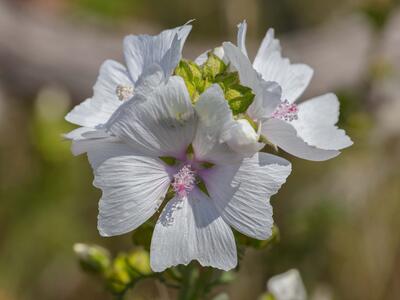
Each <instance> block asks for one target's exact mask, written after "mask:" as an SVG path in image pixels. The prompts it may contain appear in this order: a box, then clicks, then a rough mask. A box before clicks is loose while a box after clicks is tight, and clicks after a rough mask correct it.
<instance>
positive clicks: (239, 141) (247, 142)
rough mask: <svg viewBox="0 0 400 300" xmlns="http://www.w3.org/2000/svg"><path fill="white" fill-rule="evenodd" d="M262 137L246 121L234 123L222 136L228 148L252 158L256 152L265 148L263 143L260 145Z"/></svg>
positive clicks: (241, 120)
mask: <svg viewBox="0 0 400 300" xmlns="http://www.w3.org/2000/svg"><path fill="white" fill-rule="evenodd" d="M259 139H260V135H259V134H258V133H257V132H256V131H255V130H254V128H253V127H252V126H251V125H250V123H249V121H247V120H246V119H239V120H235V121H234V122H232V125H231V126H230V128H229V129H228V130H226V131H225V132H224V134H223V136H222V140H224V141H225V142H226V143H227V144H228V146H229V147H230V148H231V149H232V150H234V151H235V152H237V153H241V154H243V157H251V156H253V155H254V154H255V153H256V152H258V151H260V150H261V149H262V148H264V144H263V143H259V142H258V140H259Z"/></svg>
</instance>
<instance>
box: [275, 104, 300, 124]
mask: <svg viewBox="0 0 400 300" xmlns="http://www.w3.org/2000/svg"><path fill="white" fill-rule="evenodd" d="M298 111H299V109H298V107H297V105H296V104H294V103H289V101H287V100H285V101H283V102H282V103H281V104H279V105H278V107H277V108H276V109H275V111H274V112H273V114H272V117H273V118H275V119H281V120H284V121H289V122H290V121H293V120H297V118H298V116H297V113H298Z"/></svg>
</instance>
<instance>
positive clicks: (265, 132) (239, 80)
mask: <svg viewBox="0 0 400 300" xmlns="http://www.w3.org/2000/svg"><path fill="white" fill-rule="evenodd" d="M191 27H192V26H191V25H190V24H185V25H183V26H181V27H178V28H174V29H170V30H165V31H163V32H161V33H160V34H159V35H156V36H150V35H132V36H128V37H126V38H125V40H124V43H123V47H124V56H125V64H126V65H122V64H120V63H118V62H116V61H112V60H107V61H106V62H104V63H103V65H102V66H101V68H100V74H99V76H98V79H97V82H96V84H95V85H94V93H93V96H92V97H91V98H90V99H87V100H86V101H84V102H82V103H81V104H80V105H78V106H76V107H75V108H74V109H73V110H72V111H71V112H70V113H68V115H67V116H66V120H67V121H69V122H71V123H74V124H77V125H79V126H81V127H79V128H78V129H75V130H74V131H72V132H70V133H68V134H66V137H67V138H68V139H70V140H72V151H73V153H74V154H75V155H78V154H82V153H87V155H88V159H89V162H90V164H91V166H92V168H93V170H94V175H95V180H94V185H95V186H96V187H98V188H100V189H101V190H102V197H101V199H100V202H99V216H98V230H99V232H100V234H101V235H102V236H114V235H120V234H124V233H127V232H130V231H132V230H135V229H136V228H138V227H139V226H140V225H142V224H143V223H145V222H146V221H148V220H149V219H150V218H151V217H153V216H154V215H158V213H159V212H160V213H159V216H158V221H157V223H156V225H155V228H154V232H153V236H152V241H151V253H150V256H151V257H150V260H151V268H152V269H153V270H154V271H163V270H165V269H166V268H168V267H171V266H175V265H178V264H188V263H189V262H190V261H192V260H197V261H198V262H199V263H200V264H201V265H203V266H212V267H215V268H219V269H223V270H229V269H232V268H234V267H235V266H236V265H237V252H236V251H237V250H236V245H235V239H234V234H233V231H232V228H233V229H235V230H237V231H239V232H241V233H242V234H244V235H247V236H249V237H252V238H255V239H260V240H265V239H268V238H269V237H270V236H271V234H272V226H273V219H272V207H271V205H270V197H271V196H272V195H274V194H275V193H277V191H278V190H279V188H280V187H281V186H282V184H283V183H284V182H285V181H286V178H287V177H288V175H289V174H290V172H291V164H290V163H289V162H288V161H287V160H285V159H283V158H280V157H278V156H275V155H272V154H269V153H266V151H267V150H268V149H269V148H268V147H266V145H272V146H274V147H275V148H281V149H283V150H284V151H286V152H288V153H290V154H292V155H295V156H297V157H300V158H304V159H308V160H315V161H321V160H326V159H330V158H332V157H334V156H336V155H338V154H339V153H340V152H339V150H340V149H343V148H345V147H348V146H350V145H351V144H352V142H351V140H350V139H349V138H348V137H347V136H346V134H345V132H344V131H343V130H341V129H338V128H337V127H336V125H335V124H336V123H337V121H338V114H339V102H338V100H337V98H336V96H335V95H334V94H325V95H322V96H319V97H316V98H313V99H311V100H309V101H305V102H304V103H300V104H297V103H295V101H296V100H297V99H298V98H299V97H300V95H301V94H302V93H303V91H304V90H305V88H306V87H307V85H308V84H309V82H310V80H311V77H312V74H313V71H312V69H311V68H310V67H308V66H306V65H303V64H291V63H290V62H289V60H288V59H287V58H283V57H282V55H281V47H280V44H279V41H278V40H277V39H275V38H274V32H273V30H272V29H270V30H269V31H268V32H267V34H266V36H265V38H264V40H263V41H262V44H261V46H260V49H259V50H258V53H257V55H256V58H255V59H254V62H253V63H251V62H250V60H249V58H248V55H247V51H246V47H245V35H246V22H243V23H241V24H239V25H238V29H239V30H238V38H237V44H236V45H235V44H233V43H230V42H225V43H223V44H222V46H220V47H217V48H215V49H212V50H209V51H206V52H205V53H203V54H202V55H200V56H199V57H198V58H197V59H196V60H195V61H190V60H185V59H182V55H181V53H182V48H183V45H184V43H185V40H186V38H187V36H188V35H189V33H190V31H191Z"/></svg>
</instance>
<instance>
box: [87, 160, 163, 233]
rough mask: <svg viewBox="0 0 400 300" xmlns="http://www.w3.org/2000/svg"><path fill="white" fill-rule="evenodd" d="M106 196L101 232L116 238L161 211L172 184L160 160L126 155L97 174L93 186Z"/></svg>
mask: <svg viewBox="0 0 400 300" xmlns="http://www.w3.org/2000/svg"><path fill="white" fill-rule="evenodd" d="M93 184H94V185H95V186H96V187H98V188H100V189H101V190H102V192H103V195H102V197H101V200H100V202H99V217H98V229H99V232H100V234H101V235H102V236H113V235H120V234H124V233H127V232H129V231H132V230H134V229H136V228H137V227H138V226H140V225H141V224H142V223H144V222H145V221H146V220H148V219H149V218H150V217H151V216H152V215H153V214H154V213H155V212H156V211H157V209H158V207H159V206H160V204H161V202H162V200H163V199H164V197H165V194H166V193H167V190H168V186H169V184H170V179H169V176H168V174H167V172H166V170H165V166H164V165H163V163H162V162H161V161H160V160H158V159H153V158H149V157H145V156H135V155H126V156H119V157H113V158H110V159H108V160H106V161H105V162H103V163H102V164H101V165H100V166H99V167H98V168H97V169H96V170H95V180H94V183H93Z"/></svg>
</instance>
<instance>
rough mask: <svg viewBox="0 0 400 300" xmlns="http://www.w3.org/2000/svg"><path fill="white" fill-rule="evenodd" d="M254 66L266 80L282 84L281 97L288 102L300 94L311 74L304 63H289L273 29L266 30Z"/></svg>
mask: <svg viewBox="0 0 400 300" xmlns="http://www.w3.org/2000/svg"><path fill="white" fill-rule="evenodd" d="M253 66H254V68H255V69H256V70H257V71H258V72H259V73H260V74H261V75H262V77H263V79H264V80H266V81H276V82H277V83H279V85H280V86H282V97H283V99H284V100H288V101H289V102H294V101H296V99H297V98H299V97H300V96H301V94H302V93H303V92H304V90H305V89H306V88H307V86H308V84H309V83H310V80H311V78H312V75H313V70H312V69H311V68H310V67H309V66H307V65H304V64H291V63H290V61H289V59H287V58H283V57H282V55H281V47H280V44H279V41H278V40H277V39H275V38H274V31H273V30H272V29H270V30H268V32H267V34H266V36H265V38H264V40H263V41H262V43H261V46H260V49H259V50H258V52H257V55H256V58H255V59H254V63H253Z"/></svg>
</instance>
